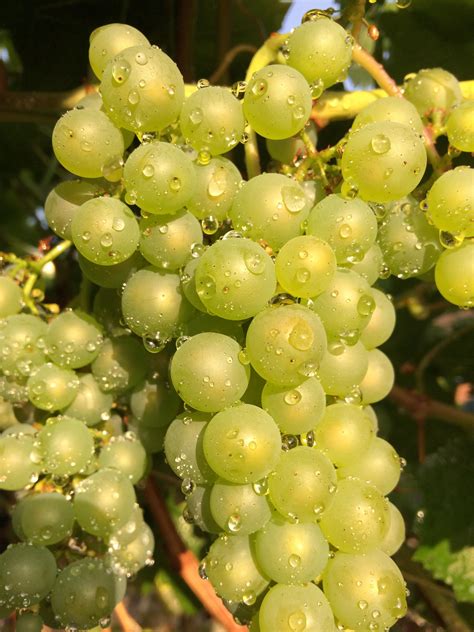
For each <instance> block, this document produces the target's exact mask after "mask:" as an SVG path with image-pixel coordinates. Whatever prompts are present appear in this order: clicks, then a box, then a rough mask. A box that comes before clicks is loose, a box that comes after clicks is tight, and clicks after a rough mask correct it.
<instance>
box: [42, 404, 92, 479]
mask: <svg viewBox="0 0 474 632" xmlns="http://www.w3.org/2000/svg"><path fill="white" fill-rule="evenodd" d="M38 442H39V451H40V454H41V456H42V458H43V467H44V469H45V471H46V472H48V473H49V474H52V475H53V476H58V477H61V476H71V475H72V474H76V473H78V472H84V471H85V470H86V469H87V467H88V465H89V464H90V462H91V460H92V457H93V454H94V439H93V436H92V434H91V432H90V431H89V429H88V428H87V426H86V424H85V423H84V422H82V421H79V420H78V419H73V418H71V417H63V416H62V415H60V416H58V417H52V418H50V419H48V421H47V422H46V425H45V426H44V427H43V428H42V430H41V431H40V432H39V433H38Z"/></svg>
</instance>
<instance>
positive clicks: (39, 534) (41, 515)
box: [12, 492, 74, 546]
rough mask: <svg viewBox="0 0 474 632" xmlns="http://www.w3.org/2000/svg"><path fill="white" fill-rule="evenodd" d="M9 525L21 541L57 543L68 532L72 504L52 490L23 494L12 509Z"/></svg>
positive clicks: (70, 522) (71, 521)
mask: <svg viewBox="0 0 474 632" xmlns="http://www.w3.org/2000/svg"><path fill="white" fill-rule="evenodd" d="M12 524H13V528H14V529H15V533H16V534H17V536H18V537H19V538H20V539H21V540H26V541H28V542H31V543H32V544H36V545H43V546H51V545H52V544H57V543H58V542H61V540H64V538H67V537H69V536H70V535H71V533H72V528H73V525H74V510H73V508H72V503H71V502H70V501H68V500H67V499H66V498H65V497H64V496H63V495H62V494H58V493H56V492H53V493H41V494H33V495H30V496H25V497H24V498H22V499H21V500H20V502H19V503H18V504H17V505H16V506H15V508H14V510H13V515H12Z"/></svg>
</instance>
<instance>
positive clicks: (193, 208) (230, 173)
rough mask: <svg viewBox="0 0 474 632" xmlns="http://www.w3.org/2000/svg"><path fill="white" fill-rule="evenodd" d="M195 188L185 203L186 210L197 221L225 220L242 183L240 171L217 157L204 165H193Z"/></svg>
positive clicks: (196, 163)
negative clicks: (212, 218) (208, 218)
mask: <svg viewBox="0 0 474 632" xmlns="http://www.w3.org/2000/svg"><path fill="white" fill-rule="evenodd" d="M194 172H195V174H196V188H195V191H194V194H193V195H192V197H191V198H190V199H189V200H188V201H187V202H186V208H187V209H188V211H190V212H191V213H192V214H193V215H194V216H195V217H197V218H198V219H201V220H202V219H205V218H206V217H215V218H216V219H217V220H218V221H220V222H221V221H223V220H224V219H226V217H227V215H228V213H229V210H230V208H231V206H232V202H233V200H234V197H235V194H236V193H237V191H238V189H239V186H240V184H241V182H242V176H241V175H240V171H239V170H238V169H237V167H236V166H235V165H234V163H233V162H231V161H230V160H228V159H227V158H223V157H222V156H219V157H217V158H212V159H211V160H210V161H209V162H208V163H207V164H206V165H203V164H200V163H199V162H195V163H194Z"/></svg>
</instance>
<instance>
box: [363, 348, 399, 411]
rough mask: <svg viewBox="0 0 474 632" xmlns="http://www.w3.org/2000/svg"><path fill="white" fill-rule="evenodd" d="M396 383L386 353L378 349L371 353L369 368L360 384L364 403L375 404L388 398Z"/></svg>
mask: <svg viewBox="0 0 474 632" xmlns="http://www.w3.org/2000/svg"><path fill="white" fill-rule="evenodd" d="M394 381H395V372H394V369H393V365H392V363H391V362H390V360H389V359H388V358H387V356H386V355H385V353H382V351H379V350H378V349H371V350H370V351H369V368H368V369H367V373H366V374H365V376H364V379H363V380H362V382H361V383H360V384H359V388H360V391H361V393H362V402H363V403H364V405H366V404H374V403H375V402H379V401H380V400H382V399H384V398H385V397H387V395H388V394H389V393H390V391H391V390H392V386H393V383H394Z"/></svg>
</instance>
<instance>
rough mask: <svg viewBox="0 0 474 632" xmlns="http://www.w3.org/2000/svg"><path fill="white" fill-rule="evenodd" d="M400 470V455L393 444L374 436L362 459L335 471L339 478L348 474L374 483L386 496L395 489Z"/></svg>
mask: <svg viewBox="0 0 474 632" xmlns="http://www.w3.org/2000/svg"><path fill="white" fill-rule="evenodd" d="M400 471H401V466H400V457H399V456H398V454H397V452H396V451H395V449H394V448H393V446H391V445H390V444H389V443H387V441H384V439H381V438H380V437H375V439H374V440H373V441H372V442H371V444H370V445H369V447H368V449H367V451H366V452H365V453H364V458H363V459H360V460H359V461H357V462H354V461H353V462H352V463H350V464H349V465H346V466H345V467H340V468H339V469H338V471H337V473H338V476H339V477H340V478H347V477H348V476H350V477H354V478H360V479H361V480H363V481H365V482H367V483H370V484H371V485H374V486H375V487H376V488H377V489H378V490H379V492H380V493H381V494H383V495H384V496H386V495H387V494H389V493H390V492H391V491H392V490H393V489H395V486H396V485H397V483H398V481H399V479H400Z"/></svg>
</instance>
